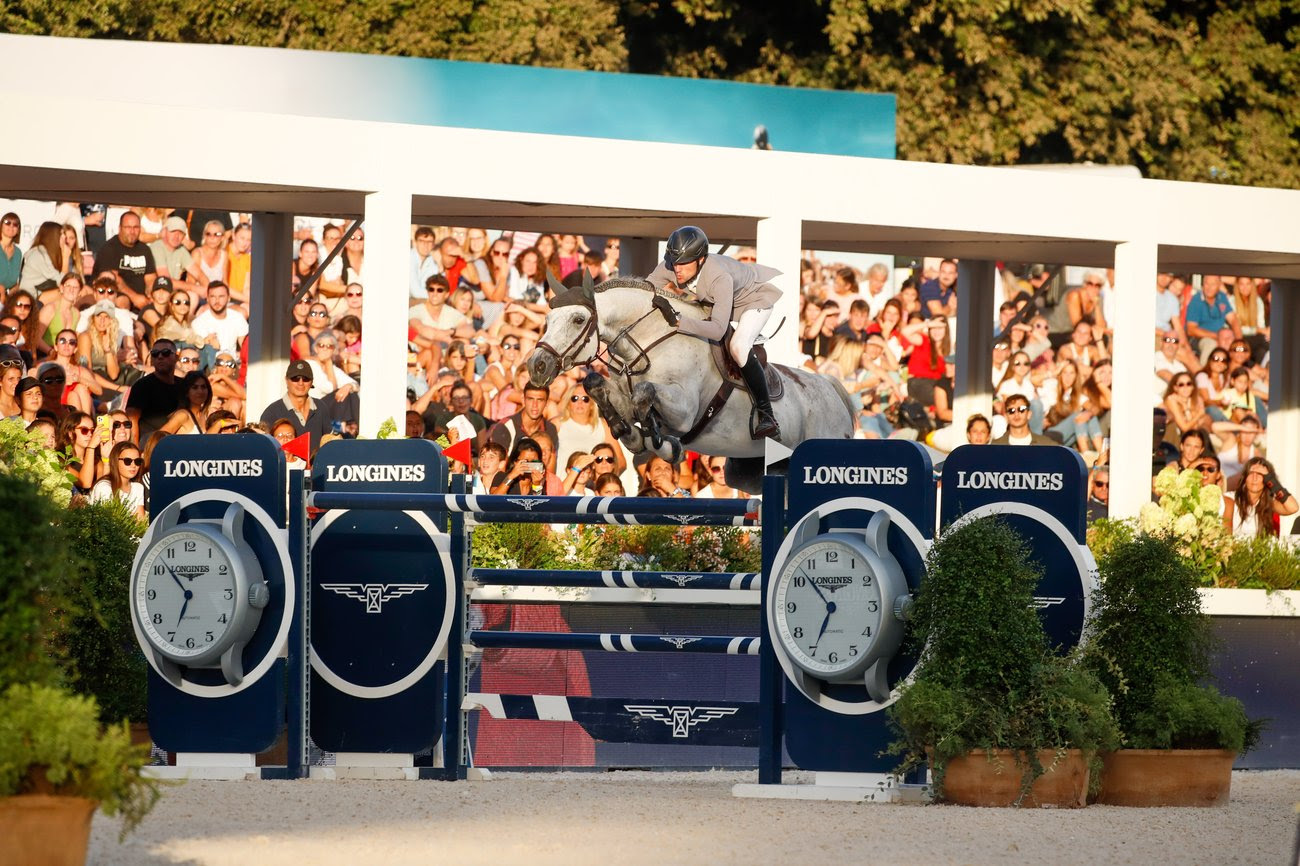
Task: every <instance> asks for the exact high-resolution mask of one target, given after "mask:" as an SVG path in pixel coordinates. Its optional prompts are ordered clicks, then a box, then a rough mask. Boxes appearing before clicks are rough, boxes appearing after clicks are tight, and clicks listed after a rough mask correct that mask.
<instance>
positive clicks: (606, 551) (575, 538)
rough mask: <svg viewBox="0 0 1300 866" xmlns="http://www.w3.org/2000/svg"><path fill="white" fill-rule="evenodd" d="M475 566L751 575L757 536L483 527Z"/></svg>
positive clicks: (733, 531)
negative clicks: (745, 572)
mask: <svg viewBox="0 0 1300 866" xmlns="http://www.w3.org/2000/svg"><path fill="white" fill-rule="evenodd" d="M472 552H473V564H474V566H475V567H476V568H571V569H626V570H631V571H738V572H744V571H753V572H756V571H758V570H759V569H760V567H761V565H762V547H761V545H760V544H759V535H758V533H757V532H752V531H745V530H742V529H740V528H738V527H734V526H699V527H676V526H604V525H596V524H581V525H576V526H567V527H565V528H563V529H559V530H557V529H553V528H552V527H551V526H550V525H549V524H534V523H488V524H483V525H481V526H478V527H475V529H474V534H473V545H472Z"/></svg>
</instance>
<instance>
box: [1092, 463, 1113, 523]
mask: <svg viewBox="0 0 1300 866" xmlns="http://www.w3.org/2000/svg"><path fill="white" fill-rule="evenodd" d="M1109 513H1110V469H1109V468H1107V467H1105V466H1097V467H1095V468H1094V469H1093V470H1092V480H1091V481H1089V482H1088V523H1089V524H1091V523H1092V522H1093V521H1094V520H1100V519H1101V518H1103V517H1106V516H1108V515H1109Z"/></svg>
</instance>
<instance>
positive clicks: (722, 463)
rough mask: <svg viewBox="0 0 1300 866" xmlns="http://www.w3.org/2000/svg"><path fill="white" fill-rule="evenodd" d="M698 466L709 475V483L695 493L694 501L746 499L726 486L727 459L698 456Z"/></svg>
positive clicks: (734, 489)
mask: <svg viewBox="0 0 1300 866" xmlns="http://www.w3.org/2000/svg"><path fill="white" fill-rule="evenodd" d="M699 462H700V465H702V466H703V467H704V469H705V471H707V472H708V473H709V483H708V484H705V485H704V486H702V487H701V488H700V489H699V490H697V491H695V498H696V499H748V498H749V496H748V494H745V493H741V492H740V491H739V490H737V489H736V488H734V487H728V486H727V458H726V457H711V456H709V455H707V454H702V455H700V460H699Z"/></svg>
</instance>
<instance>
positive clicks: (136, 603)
mask: <svg viewBox="0 0 1300 866" xmlns="http://www.w3.org/2000/svg"><path fill="white" fill-rule="evenodd" d="M185 535H194V536H197V537H200V538H202V539H203V540H205V541H207V542H208V543H210V544H212V545H213V546H215V547H216V548H217V549H219V550H220V551H221V555H222V556H223V557H224V558H225V559H226V561H227V562H228V563H229V565H230V573H229V575H228V578H227V579H228V580H229V582H230V583H231V585H232V588H233V590H234V599H233V601H232V606H233V610H232V611H231V615H230V622H229V623H227V624H226V627H225V628H224V629H223V630H222V632H221V634H220V635H218V636H216V638H215V639H214V640H213V642H212V643H210V644H205V645H203V646H201V647H197V648H196V649H195V650H194V651H190V650H187V649H185V648H182V647H177V646H176V645H175V644H173V643H171V642H170V641H168V640H167V639H166V638H163V637H162V635H161V634H159V633H158V631H157V629H156V627H155V626H154V624H153V622H151V621H150V619H149V614H150V612H149V611H148V609H147V604H148V599H147V592H148V588H149V578H150V577H151V575H149V574H147V573H146V569H147V567H149V566H151V565H152V564H153V563H154V562H155V561H156V560H157V558H158V555H159V554H160V553H161V551H162V550H163V549H164V548H166V547H168V546H170V545H171V544H175V543H176V542H177V541H179V540H180V539H181V537H183V536H185ZM135 578H136V579H135V580H134V581H133V586H132V601H133V612H134V614H135V616H136V618H137V622H138V623H139V625H140V629H141V630H142V631H143V632H144V637H145V639H146V640H147V641H148V642H149V645H150V647H151V648H152V649H153V651H154V652H156V653H158V654H160V655H161V656H163V657H164V658H166V659H167V660H168V661H171V662H174V663H175V664H178V665H182V666H184V667H191V668H206V667H216V666H219V665H218V663H219V662H220V660H221V656H222V654H223V653H224V652H225V651H226V650H227V649H228V648H229V647H230V646H232V645H233V644H236V643H240V642H241V641H246V640H247V638H248V637H249V636H251V634H252V632H254V631H256V629H257V624H258V622H259V621H260V620H261V614H262V611H261V610H260V609H259V608H255V607H253V606H252V605H250V604H249V603H248V597H249V596H248V592H249V587H250V586H251V585H252V584H253V583H254V582H258V583H260V582H262V569H261V567H260V565H259V564H258V563H257V562H256V560H255V559H254V558H253V557H247V556H245V555H244V553H243V551H241V550H240V549H239V547H238V546H237V545H236V544H235V543H234V542H233V541H231V540H230V539H229V538H228V537H227V536H225V535H224V534H223V533H222V532H221V530H220V529H218V528H217V527H216V526H214V525H213V524H210V523H196V522H193V521H191V522H187V523H178V524H175V525H174V526H171V527H170V528H168V529H166V530H165V531H163V532H162V533H161V534H160V535H158V537H157V538H156V539H155V540H154V541H152V542H151V543H150V545H149V547H148V548H147V549H146V550H145V551H144V553H143V554H142V556H141V557H140V562H139V565H138V567H137V569H136V573H135ZM250 620H251V622H250Z"/></svg>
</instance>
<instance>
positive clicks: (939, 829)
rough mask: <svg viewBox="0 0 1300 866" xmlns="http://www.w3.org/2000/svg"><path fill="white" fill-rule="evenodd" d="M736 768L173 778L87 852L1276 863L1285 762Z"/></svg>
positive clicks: (97, 829) (107, 858)
mask: <svg viewBox="0 0 1300 866" xmlns="http://www.w3.org/2000/svg"><path fill="white" fill-rule="evenodd" d="M754 780H755V776H754V774H753V773H742V772H698V773H681V772H672V773H649V772H620V773H602V774H592V773H568V774H565V773H559V774H528V773H516V774H498V775H497V776H496V777H495V778H494V779H493V780H492V781H490V782H462V783H455V784H452V783H445V782H366V781H315V780H313V781H300V782H189V783H187V784H185V785H183V786H179V787H176V788H171V789H169V790H168V791H167V792H166V794H165V795H164V797H163V799H162V801H161V802H160V803H159V804H158V807H157V808H156V809H155V810H154V812H153V813H152V814H151V815H150V816H149V817H148V818H147V819H145V822H144V823H143V824H142V825H141V826H140V828H139V829H138V830H137V831H136V832H135V833H134V834H132V835H131V836H129V837H127V840H126V842H125V843H124V844H122V845H119V844H118V843H117V830H118V824H117V822H116V821H114V820H110V819H107V818H105V817H103V816H102V815H97V816H96V818H95V823H94V829H93V833H92V836H91V845H90V858H89V862H90V863H93V864H118V863H121V864H133V866H134V864H161V863H168V864H172V863H186V864H238V866H247V864H258V866H263V864H277V863H284V864H293V866H301V864H312V866H323V864H334V863H338V864H349V866H350V864H389V863H392V864H405V863H410V864H430V863H437V864H460V863H464V864H478V863H484V864H492V866H511V864H529V866H541V864H563V866H582V864H587V863H591V864H600V866H608V864H611V863H614V864H620V866H622V864H642V863H644V864H653V866H664V864H677V863H681V864H724V863H739V864H745V866H752V864H762V863H797V862H807V861H808V860H809V859H812V860H813V862H816V863H819V864H832V863H855V864H860V863H864V862H870V861H871V860H879V859H881V858H888V859H892V860H896V861H898V862H901V863H924V864H931V863H997V864H1005V863H1035V864H1039V863H1106V864H1121V863H1134V864H1142V866H1148V864H1153V863H1179V864H1195V863H1207V864H1208V863H1214V864H1222V863H1264V864H1286V863H1288V862H1289V860H1290V856H1291V848H1292V845H1293V842H1294V838H1295V832H1296V814H1295V806H1296V803H1297V802H1298V801H1300V771H1270V772H1237V773H1234V774H1233V780H1232V802H1231V803H1230V804H1229V805H1228V806H1227V807H1226V808H1223V809H1215V810H1209V809H1158V810H1155V809H1152V810H1148V809H1122V808H1117V807H1110V806H1089V807H1088V808H1086V809H1079V810H1073V811H1055V810H1015V809H970V808H963V807H959V806H902V805H882V804H860V803H826V802H811V801H787V800H747V799H737V798H734V797H732V796H731V785H732V784H734V783H736V782H752V781H754Z"/></svg>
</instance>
